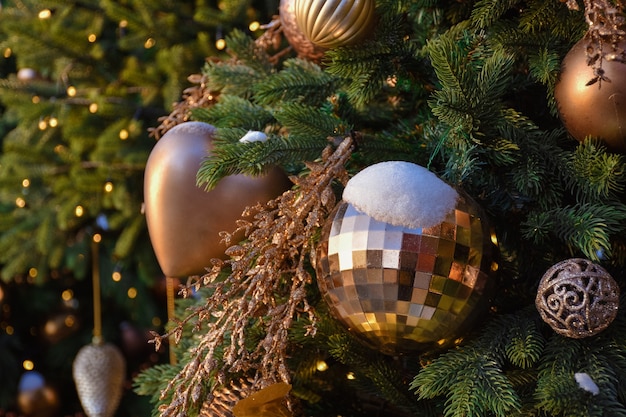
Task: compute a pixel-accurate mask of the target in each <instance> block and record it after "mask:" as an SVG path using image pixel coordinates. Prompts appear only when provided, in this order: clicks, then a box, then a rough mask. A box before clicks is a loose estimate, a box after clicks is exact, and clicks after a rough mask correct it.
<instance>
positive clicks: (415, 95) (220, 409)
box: [135, 0, 626, 417]
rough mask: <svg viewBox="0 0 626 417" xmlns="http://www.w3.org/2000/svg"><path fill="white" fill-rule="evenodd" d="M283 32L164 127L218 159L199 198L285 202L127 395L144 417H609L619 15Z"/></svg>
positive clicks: (616, 372) (285, 9) (278, 25)
mask: <svg viewBox="0 0 626 417" xmlns="http://www.w3.org/2000/svg"><path fill="white" fill-rule="evenodd" d="M278 13H279V14H278V16H277V17H276V18H275V19H274V20H273V21H272V22H271V23H269V24H267V25H266V26H264V28H265V31H264V33H263V34H262V35H261V36H258V37H254V36H250V35H247V34H245V33H243V32H242V31H238V30H233V31H231V32H230V33H229V34H228V36H227V37H226V45H227V51H228V53H229V55H230V57H229V58H228V59H212V60H208V61H207V63H206V64H205V65H204V66H203V67H202V69H201V74H198V75H197V76H196V77H195V79H196V80H197V86H196V89H195V90H194V94H193V97H192V98H189V99H188V100H183V101H181V102H180V103H179V104H178V106H177V108H176V111H175V112H174V113H173V116H172V117H175V116H180V115H181V114H185V115H187V116H189V118H190V120H193V122H190V123H193V125H191V126H189V125H188V126H187V127H185V123H180V124H177V123H170V124H169V125H161V126H159V129H158V131H159V132H160V133H163V139H162V140H165V139H166V137H167V136H168V135H169V134H170V132H172V135H174V136H176V138H177V139H178V140H181V138H182V137H185V138H204V139H205V140H207V141H210V142H211V146H212V149H211V151H210V152H207V154H206V155H205V156H206V157H207V158H206V159H205V160H204V161H203V162H202V164H201V167H200V169H199V170H198V172H197V181H198V183H199V184H200V185H201V186H203V187H205V188H206V191H207V193H208V194H209V195H210V194H211V193H212V192H214V191H215V190H216V189H217V187H219V186H220V183H221V182H222V181H225V180H227V179H228V178H229V177H231V176H233V175H236V174H247V175H253V176H258V175H263V174H264V173H265V172H266V171H267V170H269V169H270V168H272V167H276V166H279V167H281V168H282V169H283V170H284V171H285V172H286V173H287V174H288V175H290V178H291V180H292V182H293V187H292V188H291V189H290V190H288V191H286V192H285V193H283V194H282V195H281V196H280V197H278V198H276V199H272V200H270V201H269V202H267V204H265V205H263V204H261V205H257V206H254V207H250V208H249V209H248V210H247V211H246V213H245V216H244V217H243V218H242V219H241V220H240V221H239V222H238V223H237V226H236V228H233V229H228V230H224V233H221V235H220V236H221V237H222V238H223V239H224V240H225V241H226V243H227V244H228V245H230V247H229V248H228V249H227V250H225V254H226V255H227V257H226V259H221V260H219V259H215V260H211V261H209V259H207V262H206V268H207V271H206V273H205V274H200V275H197V276H192V277H191V278H190V279H189V280H188V282H187V285H184V286H183V287H182V289H181V293H182V294H183V295H184V296H185V298H183V299H181V300H180V301H179V302H178V310H177V313H176V317H177V319H176V320H175V321H173V322H171V323H170V326H169V327H168V329H169V331H168V333H166V334H163V335H155V342H156V345H157V346H158V345H159V344H160V343H161V342H164V341H166V340H168V339H173V341H174V342H176V347H175V348H174V349H175V353H176V359H177V361H176V363H172V364H163V365H158V366H155V367H152V368H151V369H148V370H146V371H144V372H143V373H142V374H141V375H140V376H139V377H138V378H137V379H136V380H135V385H136V391H137V392H138V393H140V394H146V395H151V396H152V399H153V402H154V413H155V414H158V415H161V416H163V417H169V416H179V415H203V416H231V415H235V416H237V417H241V416H251V415H263V416H270V415H271V416H291V415H294V416H295V415H307V416H317V415H319V416H337V415H341V416H375V415H376V416H379V415H386V416H396V415H397V416H410V415H413V416H505V415H525V416H608V415H610V416H618V415H626V402H625V400H626V395H625V394H626V391H625V387H626V384H625V383H626V381H625V380H624V375H625V372H624V371H625V370H626V361H625V359H626V345H625V341H626V327H625V324H626V323H625V322H624V318H623V314H618V309H619V308H620V306H619V304H620V299H619V287H620V286H621V285H622V284H623V282H624V263H625V261H626V252H625V248H626V247H625V240H624V236H625V235H624V231H625V227H626V226H625V225H626V223H625V222H624V220H625V218H626V206H625V204H624V203H625V202H626V200H625V194H624V181H625V179H626V177H625V176H624V168H625V165H624V157H623V152H624V151H625V150H626V147H625V146H624V143H625V142H624V139H625V138H624V135H623V132H622V130H621V129H622V128H621V126H622V125H621V120H623V115H624V106H623V103H621V101H620V100H621V97H623V89H624V81H623V80H624V78H623V74H624V70H625V69H626V67H625V66H624V58H625V57H624V45H625V44H624V36H625V34H626V33H625V32H624V15H623V7H622V4H621V2H619V1H616V2H611V1H585V2H576V1H575V0H570V1H567V2H565V1H556V0H536V1H535V0H531V1H507V0H502V1H500V0H496V1H483V0H478V1H429V0H424V1H421V0H414V1H403V0H377V1H375V2H365V1H363V2H348V1H336V0H283V2H282V3H281V4H280V7H279V12H278ZM581 78H582V81H581ZM190 97H191V96H190ZM198 98H204V100H198ZM607 109H608V110H607ZM173 125H176V127H174V128H172V126H173ZM170 129H171V130H170ZM175 129H176V130H175ZM180 143H182V141H181V142H180ZM191 182H192V183H193V184H192V185H189V186H190V187H191V186H193V185H195V181H191ZM232 192H233V193H237V192H238V190H237V189H236V188H234V187H233V189H232ZM190 203H191V204H195V203H196V201H192V202H190ZM195 206H196V207H197V208H198V210H200V211H202V210H205V209H204V206H202V205H200V204H195ZM156 209H157V210H158V208H156ZM206 212H207V221H210V212H209V210H206ZM235 229H237V230H235ZM241 231H243V232H244V234H245V238H238V237H233V236H235V235H233V233H234V232H241ZM192 232H193V225H191V230H183V231H181V232H180V233H181V234H184V233H192ZM214 239H215V238H214ZM155 243H156V242H155ZM225 247H226V246H225ZM496 248H497V249H496ZM189 250H196V248H193V249H192V248H189ZM166 257H167V256H166ZM172 274H173V275H175V274H177V271H176V270H173V271H172ZM621 308H623V306H622V307H621Z"/></svg>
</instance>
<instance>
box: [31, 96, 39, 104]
mask: <svg viewBox="0 0 626 417" xmlns="http://www.w3.org/2000/svg"><path fill="white" fill-rule="evenodd" d="M31 101H32V102H33V104H39V102H40V101H41V99H40V98H39V96H33V98H32V99H31Z"/></svg>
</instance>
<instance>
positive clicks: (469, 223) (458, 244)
mask: <svg viewBox="0 0 626 417" xmlns="http://www.w3.org/2000/svg"><path fill="white" fill-rule="evenodd" d="M344 196H345V194H344ZM496 249H497V248H496V246H495V244H494V243H492V239H491V234H490V231H489V228H488V226H487V224H486V222H485V220H484V217H483V216H482V215H481V213H480V212H479V208H478V206H477V205H476V203H475V202H473V201H472V200H470V199H469V197H467V196H464V195H460V196H459V198H458V200H457V202H456V207H454V210H452V211H451V212H450V213H448V214H447V216H446V217H445V219H444V221H443V222H441V223H439V224H436V225H434V226H431V227H427V228H420V227H415V228H408V227H404V226H397V225H392V224H390V223H386V222H382V221H377V220H375V219H373V218H372V217H370V216H368V215H366V214H364V213H362V212H360V211H359V210H357V209H356V208H355V207H354V206H353V205H352V204H350V203H347V202H345V201H342V202H340V203H339V204H338V206H337V208H336V209H335V211H334V212H333V213H332V214H331V216H330V218H329V220H328V222H327V224H326V225H325V226H324V228H323V232H322V238H321V243H320V244H319V246H318V249H317V254H316V255H317V256H316V268H317V275H318V285H319V288H320V290H321V292H322V294H323V296H324V298H325V300H326V301H327V303H328V305H329V306H330V310H331V314H332V315H333V316H334V317H335V318H337V319H338V320H339V321H340V322H341V323H343V324H344V325H345V326H346V327H347V328H348V329H349V330H350V331H351V332H352V333H354V334H355V335H357V336H358V337H359V338H361V339H362V340H363V341H365V342H366V344H368V345H370V346H372V347H374V348H376V349H378V350H380V351H381V352H383V353H386V354H392V355H394V354H399V353H411V352H415V351H419V350H422V349H424V348H427V347H429V346H430V345H431V344H432V343H434V342H439V343H440V344H444V343H446V342H449V341H453V340H454V339H456V338H458V337H459V336H461V335H463V334H465V332H466V331H467V330H468V329H469V326H470V324H471V322H472V321H473V320H474V319H475V318H476V316H477V315H479V314H480V313H482V312H484V311H485V309H486V308H487V307H488V298H489V293H490V290H491V288H493V279H492V270H495V269H496V267H497V265H496V264H495V263H493V255H494V251H495V250H496Z"/></svg>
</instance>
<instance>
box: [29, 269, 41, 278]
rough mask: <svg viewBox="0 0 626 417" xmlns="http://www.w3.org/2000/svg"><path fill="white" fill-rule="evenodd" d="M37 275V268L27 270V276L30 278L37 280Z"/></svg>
mask: <svg viewBox="0 0 626 417" xmlns="http://www.w3.org/2000/svg"><path fill="white" fill-rule="evenodd" d="M38 273H39V271H37V268H30V269H29V270H28V276H29V277H31V278H37V274H38Z"/></svg>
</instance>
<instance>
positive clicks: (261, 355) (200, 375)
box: [154, 137, 353, 417]
mask: <svg viewBox="0 0 626 417" xmlns="http://www.w3.org/2000/svg"><path fill="white" fill-rule="evenodd" d="M352 143H353V137H347V138H345V139H343V141H342V142H340V144H339V145H338V146H337V148H336V149H335V150H334V151H333V150H332V148H331V147H330V146H329V147H327V148H326V149H325V150H324V152H323V154H322V160H321V162H318V163H308V164H307V167H308V168H309V170H310V174H309V175H308V176H306V177H302V178H299V177H293V178H292V181H293V182H294V183H295V185H296V187H294V188H293V189H291V190H289V191H286V192H285V193H284V194H283V195H282V196H280V197H278V198H276V199H274V200H272V201H270V202H269V203H267V204H266V205H265V206H261V205H257V206H255V207H252V208H248V209H246V212H244V215H243V216H244V217H252V219H253V220H251V221H247V220H240V221H239V223H238V228H237V230H236V231H235V232H234V233H237V232H239V231H244V233H245V236H246V240H245V241H243V242H242V243H240V244H235V245H233V246H231V247H230V248H229V249H228V250H227V251H226V254H227V255H229V256H230V259H228V260H225V261H220V260H213V266H212V268H211V270H210V272H209V273H207V274H206V275H204V276H202V277H196V278H195V279H194V280H193V281H192V282H190V283H189V284H188V285H187V286H186V287H184V288H183V289H182V291H181V293H182V294H183V296H187V297H188V296H190V295H192V293H193V292H194V290H197V289H199V288H201V287H210V288H211V289H212V295H211V296H210V297H209V298H208V299H207V300H206V302H205V303H204V305H202V306H201V307H195V308H194V309H193V310H191V311H190V313H189V315H188V316H187V317H186V318H184V319H183V320H181V321H180V322H179V323H178V325H177V326H176V327H175V328H173V329H172V330H171V331H170V332H168V333H167V334H165V335H161V336H158V335H157V336H156V337H155V340H154V341H155V343H156V344H157V347H158V345H159V344H160V343H161V342H162V341H163V340H164V339H167V338H169V337H170V336H171V335H173V336H174V337H175V339H180V338H181V336H182V333H183V327H184V326H186V325H187V324H193V325H194V327H195V328H196V329H203V333H202V334H200V332H198V339H197V344H196V345H195V346H194V347H193V348H192V349H191V350H190V352H189V354H190V358H189V360H188V362H187V363H186V365H185V366H184V367H183V369H182V370H181V371H180V373H179V374H178V375H177V376H176V377H175V378H174V379H172V380H171V381H170V382H169V384H168V386H167V388H166V389H165V390H164V391H163V392H162V399H163V398H166V397H167V396H169V395H172V400H171V402H170V403H169V404H167V405H163V406H162V407H161V408H160V412H161V416H162V417H174V416H179V415H187V411H188V410H189V409H190V408H192V407H194V405H197V404H202V402H206V401H208V402H209V403H210V399H211V396H209V399H208V400H207V399H206V398H203V396H204V394H203V392H204V387H205V386H206V385H207V381H210V380H214V381H216V383H217V385H218V386H219V385H224V384H226V383H227V382H228V375H233V374H243V375H249V376H251V377H252V379H251V381H252V382H251V384H250V385H249V386H248V387H247V388H246V389H247V390H249V391H250V392H254V391H258V390H260V389H262V388H264V387H267V386H269V385H271V384H274V383H276V382H280V381H283V382H287V383H288V382H289V381H290V378H291V376H290V371H289V369H288V367H287V364H286V361H287V356H288V332H289V329H290V328H291V326H292V323H293V320H294V319H296V318H297V316H298V315H307V316H308V319H309V321H310V323H311V325H310V327H309V329H308V331H309V334H310V335H311V336H314V335H315V330H316V329H315V323H316V318H315V312H314V309H313V307H312V306H311V305H309V303H308V301H307V298H306V286H307V284H309V283H311V281H312V278H311V275H310V273H309V272H308V270H307V261H308V256H309V253H310V251H311V249H312V247H311V245H312V243H313V237H314V234H315V233H316V231H317V230H318V229H319V227H320V226H321V223H323V221H324V218H325V217H324V216H325V214H326V213H328V211H329V210H330V209H332V208H333V207H334V205H335V195H334V192H333V189H332V184H333V182H334V181H335V180H339V181H341V182H342V183H344V184H345V183H346V182H347V180H348V174H347V172H346V171H345V168H344V165H345V163H346V162H347V160H348V159H349V157H350V155H351V149H352ZM222 237H223V238H224V240H225V241H226V243H229V241H230V238H231V237H232V234H230V233H225V232H223V233H222ZM225 271H226V272H227V273H228V271H230V272H229V275H228V277H227V278H225V279H224V278H223V277H224V272H225ZM253 323H254V326H255V334H256V333H258V329H259V328H260V329H262V330H263V334H264V336H263V337H262V338H261V339H260V341H259V342H258V344H257V345H256V346H255V347H251V346H250V338H249V337H248V336H249V331H250V328H251V325H252V324H253ZM204 329H206V330H204ZM250 392H248V394H249V393H250Z"/></svg>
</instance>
